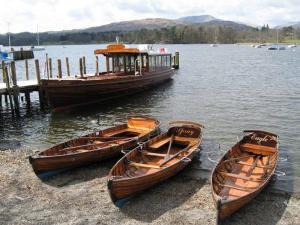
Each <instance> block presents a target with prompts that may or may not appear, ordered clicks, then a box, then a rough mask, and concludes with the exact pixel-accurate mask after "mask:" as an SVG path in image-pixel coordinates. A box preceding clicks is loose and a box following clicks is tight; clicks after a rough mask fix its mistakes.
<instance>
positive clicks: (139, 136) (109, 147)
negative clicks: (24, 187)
mask: <svg viewBox="0 0 300 225" xmlns="http://www.w3.org/2000/svg"><path fill="white" fill-rule="evenodd" d="M159 125H160V123H159V121H158V120H156V119H154V118H151V117H145V116H130V117H128V120H127V123H124V124H121V125H117V126H114V127H111V128H107V129H104V130H100V131H98V132H95V133H92V134H88V135H85V136H82V137H79V138H75V139H72V140H69V141H66V142H64V143H61V144H58V145H55V146H53V147H51V148H49V149H46V150H44V151H41V152H39V153H37V154H36V155H33V156H30V157H29V161H30V163H31V165H32V168H33V170H34V172H35V173H36V174H37V175H38V176H39V177H40V178H46V177H49V176H52V175H55V174H57V173H59V172H61V171H65V170H68V169H71V168H75V167H78V166H82V165H87V164H91V163H95V162H99V161H102V160H105V159H108V158H113V157H117V156H118V155H121V151H122V150H131V149H133V148H134V147H136V146H137V145H138V143H139V142H141V141H145V140H147V139H149V138H150V137H152V136H153V135H157V134H159Z"/></svg>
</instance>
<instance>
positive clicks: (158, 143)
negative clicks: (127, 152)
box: [150, 137, 171, 148]
mask: <svg viewBox="0 0 300 225" xmlns="http://www.w3.org/2000/svg"><path fill="white" fill-rule="evenodd" d="M170 140H171V137H168V138H166V139H162V140H160V141H158V142H156V143H153V144H152V145H150V148H160V147H161V146H163V145H165V144H167V143H168V142H170Z"/></svg>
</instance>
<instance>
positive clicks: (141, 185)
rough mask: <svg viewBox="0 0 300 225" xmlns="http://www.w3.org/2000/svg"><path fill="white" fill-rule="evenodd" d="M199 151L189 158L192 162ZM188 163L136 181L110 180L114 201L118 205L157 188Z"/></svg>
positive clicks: (109, 186)
mask: <svg viewBox="0 0 300 225" xmlns="http://www.w3.org/2000/svg"><path fill="white" fill-rule="evenodd" d="M197 152H198V151H195V152H194V153H193V155H190V156H189V157H188V158H189V159H190V160H192V159H193V158H194V156H195V155H196V153H197ZM188 164H189V162H188V161H179V162H178V163H177V164H174V165H173V166H171V167H169V168H167V169H164V170H163V171H160V172H157V173H155V174H151V175H149V176H145V177H137V178H134V179H130V180H128V179H125V180H117V181H114V180H111V179H109V180H108V189H109V194H110V197H111V199H112V201H113V202H114V203H115V204H116V205H118V204H117V203H116V202H117V201H118V200H121V199H124V198H128V197H131V196H134V195H136V194H137V193H139V192H141V191H144V190H146V189H148V188H151V187H153V186H155V185H156V184H158V183H160V182H162V181H165V180H167V179H169V178H170V177H172V176H174V175H176V174H177V173H179V172H180V171H182V170H183V169H184V168H185V167H186V166H187V165H188Z"/></svg>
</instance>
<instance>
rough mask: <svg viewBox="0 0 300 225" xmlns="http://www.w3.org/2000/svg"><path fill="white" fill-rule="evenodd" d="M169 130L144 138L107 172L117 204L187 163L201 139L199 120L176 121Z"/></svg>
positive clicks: (197, 148)
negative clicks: (196, 121) (142, 141)
mask: <svg viewBox="0 0 300 225" xmlns="http://www.w3.org/2000/svg"><path fill="white" fill-rule="evenodd" d="M171 124H172V127H170V128H169V130H168V132H166V133H163V134H161V135H159V136H157V137H154V138H153V139H151V140H149V141H148V142H145V143H144V144H143V145H141V146H139V147H137V148H135V149H134V150H132V151H131V152H129V153H127V154H126V155H125V156H124V157H123V158H121V159H120V160H119V161H118V162H117V163H116V165H115V166H114V167H113V168H112V169H111V171H110V173H109V175H108V189H109V193H110V196H111V199H112V201H113V202H114V203H115V205H116V206H119V207H120V206H122V204H123V203H124V201H126V200H127V199H128V198H129V197H131V196H133V195H135V194H136V193H138V192H140V191H143V190H145V189H147V188H149V187H151V186H154V185H155V184H157V183H159V182H162V181H164V180H166V179H168V178H169V177H171V176H174V175H175V174H176V173H178V172H179V171H181V170H182V169H183V168H184V167H185V166H186V165H188V164H189V163H190V162H191V160H192V159H193V157H194V156H195V155H196V153H197V152H198V151H199V145H200V144H201V141H202V130H203V126H202V125H201V124H197V123H193V122H188V121H176V122H173V123H171Z"/></svg>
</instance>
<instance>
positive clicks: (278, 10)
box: [0, 0, 300, 33]
mask: <svg viewBox="0 0 300 225" xmlns="http://www.w3.org/2000/svg"><path fill="white" fill-rule="evenodd" d="M2 1H5V2H3V3H2ZM0 3H1V8H0V14H1V18H2V19H1V21H0V33H6V32H7V23H8V22H9V23H10V30H11V32H21V31H31V32H35V31H36V26H37V24H38V25H39V30H40V31H50V30H66V29H78V28H85V27H91V26H99V25H103V24H107V23H110V22H117V21H122V20H133V19H142V18H149V17H161V18H178V17H182V16H188V15H201V14H210V15H212V16H215V17H217V18H221V19H227V20H234V21H240V22H244V23H250V24H257V25H262V24H266V23H268V24H270V25H278V24H282V23H286V22H290V21H299V20H300V4H299V0H285V1H274V0H252V1H250V0H215V1H207V0H189V1H183V0H165V1H159V0H111V1H108V0H85V1H83V0H43V1H37V0H9V1H7V0H1V2H0ZM3 6H5V7H3Z"/></svg>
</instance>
